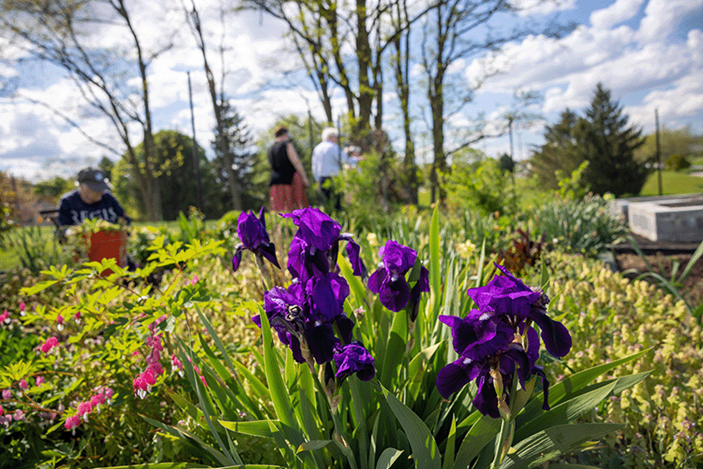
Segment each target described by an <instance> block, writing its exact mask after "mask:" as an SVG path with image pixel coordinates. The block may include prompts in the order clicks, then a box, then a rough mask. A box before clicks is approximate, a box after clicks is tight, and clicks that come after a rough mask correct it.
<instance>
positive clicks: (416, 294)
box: [369, 240, 430, 320]
mask: <svg viewBox="0 0 703 469" xmlns="http://www.w3.org/2000/svg"><path fill="white" fill-rule="evenodd" d="M378 255H379V256H381V257H383V266H382V267H379V268H378V269H377V270H376V271H375V272H374V273H373V274H371V276H370V277H369V290H371V291H372V292H374V293H378V295H379V299H380V300H381V304H382V305H383V306H385V307H386V308H388V309H389V310H391V311H394V312H396V313H397V312H398V311H400V310H402V309H403V308H405V307H406V306H407V305H408V303H409V302H410V301H411V300H412V305H411V306H412V309H413V310H414V311H415V314H414V317H416V316H417V312H416V310H417V304H418V302H419V298H420V293H422V292H423V291H424V292H427V291H430V285H429V272H428V271H427V269H426V268H425V267H423V266H421V267H420V277H419V278H418V281H417V283H416V284H415V286H414V287H413V289H412V291H411V289H410V285H409V284H408V281H407V280H406V279H405V274H406V273H407V272H408V271H409V270H410V269H411V268H412V267H413V266H414V265H415V261H416V260H417V252H415V250H414V249H411V248H409V247H407V246H403V245H402V244H399V243H397V242H395V241H393V240H388V241H387V242H386V244H385V245H384V246H381V248H380V249H379V250H378ZM414 317H413V318H412V319H413V320H414Z"/></svg>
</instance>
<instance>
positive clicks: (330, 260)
mask: <svg viewBox="0 0 703 469" xmlns="http://www.w3.org/2000/svg"><path fill="white" fill-rule="evenodd" d="M283 216H284V217H286V218H292V219H293V223H295V225H296V226H297V227H298V231H297V232H296V234H295V237H294V238H293V241H292V242H291V249H290V251H289V253H288V271H289V272H290V273H291V275H292V276H293V277H294V278H299V279H301V280H305V279H308V278H310V277H312V276H316V275H324V274H326V273H327V272H330V271H336V268H334V267H333V268H332V269H331V268H330V267H331V266H336V264H337V254H338V252H339V242H340V241H346V242H347V246H346V251H347V256H349V261H350V262H351V265H352V268H353V274H354V275H357V276H360V277H365V276H366V266H364V263H363V261H362V260H361V257H360V256H359V250H360V249H359V245H358V244H357V243H356V242H355V241H354V240H353V239H352V237H351V235H350V234H346V233H342V232H341V231H342V227H341V225H340V224H339V223H338V222H336V221H335V220H333V219H332V218H330V217H329V216H327V215H326V214H325V213H323V212H322V211H320V210H318V209H316V208H312V207H307V208H304V209H300V210H294V211H293V212H292V213H289V214H286V215H283Z"/></svg>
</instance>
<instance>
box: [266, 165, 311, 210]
mask: <svg viewBox="0 0 703 469" xmlns="http://www.w3.org/2000/svg"><path fill="white" fill-rule="evenodd" d="M309 205H310V204H308V194H307V192H306V191H305V186H304V185H303V179H302V178H301V177H300V174H298V173H295V174H294V175H293V181H292V182H291V184H290V185H289V184H274V185H273V186H271V187H270V188H269V210H273V211H274V212H279V213H290V212H292V211H293V210H297V209H300V208H305V207H307V206H309Z"/></svg>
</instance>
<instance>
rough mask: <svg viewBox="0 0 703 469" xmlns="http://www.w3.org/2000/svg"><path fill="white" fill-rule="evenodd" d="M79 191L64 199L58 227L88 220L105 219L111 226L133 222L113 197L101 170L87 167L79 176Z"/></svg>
mask: <svg viewBox="0 0 703 469" xmlns="http://www.w3.org/2000/svg"><path fill="white" fill-rule="evenodd" d="M77 184H78V188H77V189H75V190H73V191H71V192H68V193H66V194H64V195H62V196H61V200H60V201H59V224H60V225H61V226H73V225H80V224H81V223H83V222H84V221H86V220H95V219H98V218H102V219H103V220H105V221H108V222H110V223H117V222H118V221H120V220H124V221H126V222H127V223H129V222H131V220H130V218H129V217H128V216H127V215H126V214H125V211H124V208H122V205H120V203H119V202H118V201H117V199H116V198H115V196H113V195H112V194H111V193H110V192H109V190H110V181H109V180H108V179H107V178H105V175H104V174H103V173H102V171H100V170H99V169H95V168H85V169H83V170H81V171H80V172H79V173H78V177H77Z"/></svg>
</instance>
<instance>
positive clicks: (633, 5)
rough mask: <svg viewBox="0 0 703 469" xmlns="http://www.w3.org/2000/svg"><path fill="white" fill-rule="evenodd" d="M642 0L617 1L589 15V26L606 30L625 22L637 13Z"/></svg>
mask: <svg viewBox="0 0 703 469" xmlns="http://www.w3.org/2000/svg"><path fill="white" fill-rule="evenodd" d="M642 3H644V0H617V1H616V2H615V3H613V4H612V5H610V6H609V7H608V8H604V9H602V10H596V11H594V12H593V13H591V24H592V25H593V27H594V28H597V29H608V28H611V27H613V26H615V25H616V24H618V23H621V22H623V21H627V20H629V19H630V18H632V17H633V16H635V15H636V14H637V12H639V9H640V7H641V6H642Z"/></svg>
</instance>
